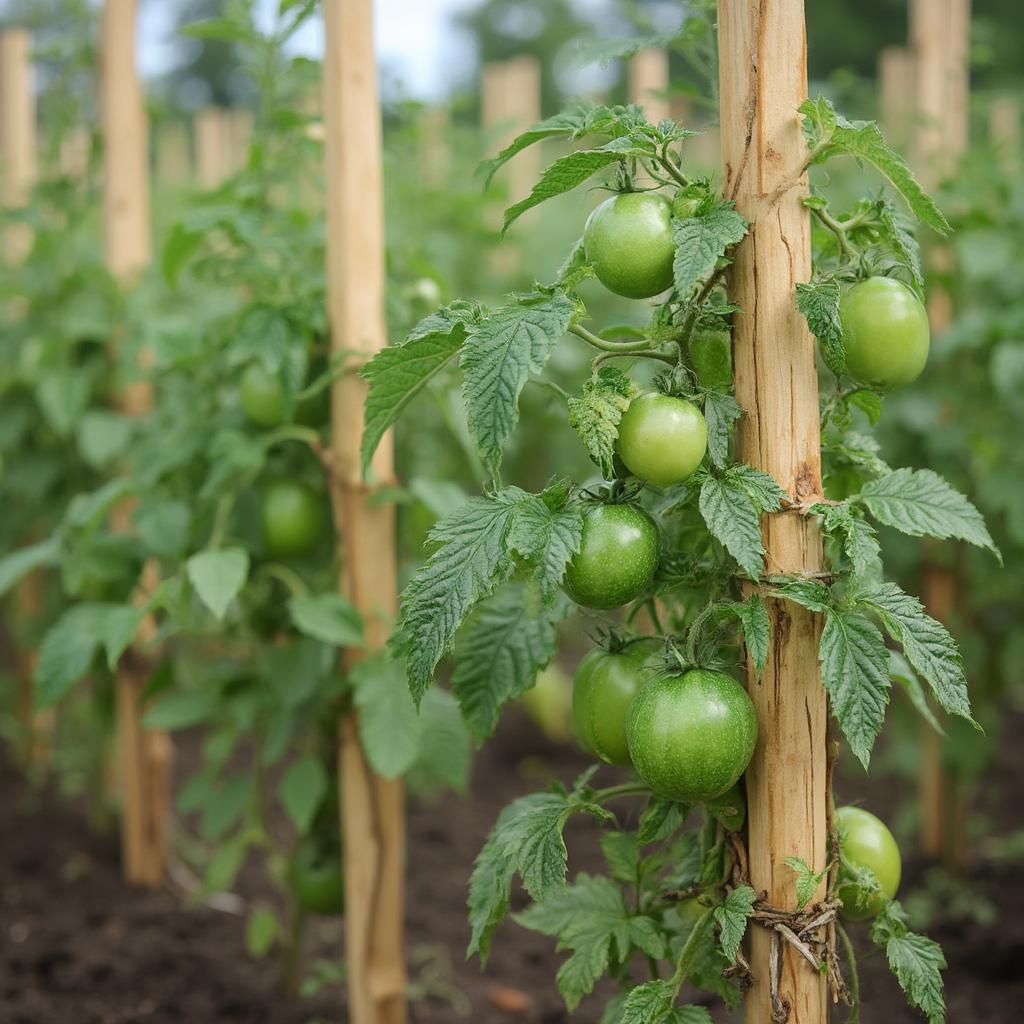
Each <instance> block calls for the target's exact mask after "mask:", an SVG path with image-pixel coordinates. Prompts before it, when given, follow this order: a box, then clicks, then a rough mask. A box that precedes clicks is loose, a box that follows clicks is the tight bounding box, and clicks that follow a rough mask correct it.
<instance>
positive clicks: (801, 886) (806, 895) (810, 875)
mask: <svg viewBox="0 0 1024 1024" xmlns="http://www.w3.org/2000/svg"><path fill="white" fill-rule="evenodd" d="M786 867H787V868H789V869H790V870H791V871H792V872H793V873H794V874H795V875H796V907H797V910H803V909H804V907H806V906H807V904H808V903H810V902H811V899H812V898H813V897H814V894H815V892H817V890H818V886H819V885H821V882H822V879H824V877H825V875H827V874H828V868H827V867H824V868H822V869H821V871H818V872H815V871H814V869H813V868H812V867H811V866H810V865H809V864H808V863H807V861H805V860H804V859H803V857H787V858H786Z"/></svg>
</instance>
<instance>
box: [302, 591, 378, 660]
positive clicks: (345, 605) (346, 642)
mask: <svg viewBox="0 0 1024 1024" xmlns="http://www.w3.org/2000/svg"><path fill="white" fill-rule="evenodd" d="M288 611H289V613H290V614H291V617H292V624H293V625H294V626H295V628H296V629H297V630H299V632H300V633H305V634H306V636H311V637H313V639H314V640H321V641H323V642H324V643H325V644H332V645H333V646H335V647H358V646H360V645H361V644H362V643H363V620H362V617H361V616H360V614H359V612H358V611H357V610H356V609H355V608H354V607H353V606H352V605H351V603H350V602H349V601H347V600H346V599H345V598H344V597H342V595H341V594H334V593H330V594H299V595H296V596H295V597H293V598H291V600H290V601H289V602H288Z"/></svg>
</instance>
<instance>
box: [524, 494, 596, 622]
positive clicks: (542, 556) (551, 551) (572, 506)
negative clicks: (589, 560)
mask: <svg viewBox="0 0 1024 1024" xmlns="http://www.w3.org/2000/svg"><path fill="white" fill-rule="evenodd" d="M556 490H557V491H558V493H557V494H556V493H555V492H556ZM546 496H547V500H545V497H546ZM582 537H583V512H582V509H581V508H580V505H579V502H578V501H577V500H576V499H575V498H574V497H573V496H572V495H571V493H570V492H569V490H568V489H567V488H565V487H560V488H548V489H547V490H546V491H545V492H544V493H543V494H541V495H537V496H534V495H530V496H529V497H526V498H524V499H523V501H522V502H521V503H520V505H519V507H518V508H517V509H516V514H515V517H514V518H513V520H512V525H511V527H510V528H509V533H508V546H509V548H510V550H512V551H514V552H515V553H516V554H517V555H519V556H520V557H522V558H524V559H526V560H527V561H528V562H530V563H532V564H533V565H534V567H535V568H534V577H535V579H536V580H537V583H538V585H539V587H540V592H541V596H542V597H543V598H544V600H545V601H549V602H550V601H553V600H554V598H555V595H556V594H557V593H558V592H559V588H560V587H561V585H562V577H563V576H564V575H565V570H566V567H567V566H568V565H569V562H570V561H571V560H572V557H573V555H575V554H576V552H577V551H579V549H580V541H581V540H582Z"/></svg>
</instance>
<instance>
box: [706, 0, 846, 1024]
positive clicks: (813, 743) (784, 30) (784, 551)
mask: <svg viewBox="0 0 1024 1024" xmlns="http://www.w3.org/2000/svg"><path fill="white" fill-rule="evenodd" d="M718 21H719V52H720V96H721V126H722V127H721V131H722V161H723V173H724V189H725V194H726V196H728V197H730V198H732V199H734V200H735V201H736V205H737V208H738V209H739V210H740V212H741V213H743V214H744V215H745V216H746V217H747V218H748V220H749V221H750V233H749V235H748V237H747V238H746V240H745V241H744V242H743V243H741V244H740V246H739V247H738V250H737V253H736V260H735V263H734V264H733V267H732V269H731V272H730V297H731V299H732V300H733V301H735V302H736V303H738V304H739V305H740V307H741V308H742V312H740V313H738V314H737V316H736V322H735V327H734V332H733V351H734V367H735V370H734V372H735V385H736V398H737V400H738V401H739V403H740V405H741V407H742V408H743V413H744V415H743V418H742V419H741V421H740V424H739V433H738V441H739V457H740V459H741V460H742V461H744V462H747V463H749V464H750V465H752V466H756V467H757V468H758V469H761V470H764V471H765V472H767V473H770V474H771V475H772V476H773V477H774V478H775V479H776V480H777V481H778V483H779V484H780V485H781V486H782V487H783V488H784V489H785V490H786V491H787V493H788V494H789V495H790V496H791V498H792V499H794V500H795V501H796V502H800V503H805V502H810V501H814V500H815V499H817V498H818V497H820V495H821V456H820V438H819V426H818V375H817V370H816V367H815V346H814V339H813V337H812V336H811V334H810V332H809V331H808V328H807V325H806V323H805V321H804V319H803V317H802V316H800V314H799V313H798V312H797V310H796V306H795V287H796V284H797V283H798V282H800V281H807V280H808V279H809V278H810V274H811V245H810V225H809V222H808V215H807V211H806V210H805V209H804V208H803V207H802V205H801V199H802V197H803V196H804V195H806V191H807V186H806V181H805V180H804V179H803V178H802V177H801V176H800V175H799V170H800V168H801V166H802V164H803V162H804V160H805V158H806V150H805V145H804V142H803V138H802V136H801V132H800V121H799V117H798V115H797V112H796V110H797V107H798V106H799V104H800V103H801V102H802V101H803V100H804V99H805V98H806V92H807V61H806V58H807V51H806V40H805V33H804V6H803V0H719V3H718ZM794 183H795V184H794ZM762 533H763V536H764V541H765V548H766V551H767V570H768V572H769V573H785V572H813V571H817V570H820V569H821V567H822V547H821V538H820V535H819V532H818V529H817V527H816V525H815V523H814V522H813V521H812V520H810V519H809V518H806V517H804V516H801V515H799V514H797V513H795V512H782V513H779V514H776V515H771V516H766V517H765V518H764V520H763V523H762ZM767 604H768V611H769V615H770V618H771V624H772V635H771V648H770V655H769V659H768V664H767V666H766V668H765V670H764V673H763V674H762V676H761V678H760V679H758V678H757V677H756V675H755V674H754V673H753V671H752V670H751V669H750V666H748V671H747V688H748V690H749V691H750V695H751V697H752V699H753V701H754V704H755V706H756V707H757V712H758V720H759V738H758V743H757V748H756V749H755V751H754V757H753V760H752V761H751V764H750V767H749V768H748V770H747V776H746V784H747V800H748V805H749V813H748V820H749V826H748V834H749V839H748V843H749V854H750V874H751V882H752V884H753V886H754V888H755V889H756V890H758V891H761V890H763V891H765V892H766V893H767V898H768V901H769V903H771V904H772V905H774V906H779V907H785V908H789V909H795V907H796V893H795V890H794V879H793V873H792V871H790V869H789V868H787V867H786V866H785V864H784V860H785V858H786V857H787V856H797V857H803V858H804V860H806V861H807V863H808V864H810V865H812V866H813V867H814V868H815V869H816V870H821V869H822V868H823V867H824V866H825V858H826V835H827V822H826V722H827V702H826V695H825V690H824V688H823V686H822V684H821V679H820V676H819V669H818V637H819V632H820V621H819V618H818V617H817V616H814V615H811V614H810V613H809V612H807V611H805V610H803V609H801V608H799V607H797V606H795V605H793V604H791V603H786V602H780V601H768V602H767ZM770 942H771V939H770V933H769V932H767V931H765V930H764V929H762V928H758V927H754V928H753V929H752V934H751V942H750V958H751V966H752V968H753V972H754V978H755V980H754V984H753V986H752V987H751V989H750V990H749V992H748V993H747V996H746V1008H745V1019H746V1020H747V1021H750V1022H751V1024H768V1022H769V1021H770V1020H771V1019H772V1018H771V999H770V991H769V984H768V978H769V968H768V962H769V949H770ZM779 992H780V996H781V999H782V1000H783V1001H784V1003H785V1004H788V1007H789V1016H788V1020H789V1022H790V1024H824V1022H825V1021H826V1019H827V1012H828V1011H827V994H826V990H825V982H824V979H823V978H821V977H820V976H819V975H817V974H815V972H814V971H813V970H811V969H809V967H808V965H807V964H806V962H804V961H803V960H801V959H800V957H799V956H798V955H794V954H793V952H792V951H791V949H790V948H789V947H787V946H786V944H785V943H784V944H783V955H782V960H781V975H780V979H779Z"/></svg>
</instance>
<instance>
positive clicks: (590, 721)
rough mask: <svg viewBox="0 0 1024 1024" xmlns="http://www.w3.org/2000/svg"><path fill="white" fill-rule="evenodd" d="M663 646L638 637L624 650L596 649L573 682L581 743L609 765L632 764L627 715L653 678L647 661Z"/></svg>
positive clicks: (577, 728) (574, 704)
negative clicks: (628, 741)
mask: <svg viewBox="0 0 1024 1024" xmlns="http://www.w3.org/2000/svg"><path fill="white" fill-rule="evenodd" d="M660 646H661V644H660V643H659V641H657V640H655V639H653V638H652V639H649V640H638V641H636V642H635V643H631V644H629V645H627V646H626V647H624V648H623V649H622V650H621V651H616V652H614V653H613V652H610V651H606V650H604V649H603V648H600V647H598V648H595V649H594V650H592V651H591V652H590V653H589V654H587V655H586V657H585V658H584V659H583V660H582V661H581V662H580V664H579V668H577V669H576V676H575V678H574V679H573V683H572V718H573V722H574V723H575V725H576V734H577V735H578V736H579V738H580V742H581V743H582V744H583V746H584V747H586V748H587V750H589V751H590V752H591V753H592V754H596V755H597V756H598V757H599V758H601V760H602V761H606V762H607V763H608V764H629V763H630V762H629V746H628V745H627V743H626V715H627V713H628V712H629V705H630V704H631V703H632V702H633V698H634V697H635V696H636V691H637V690H638V689H639V687H640V685H641V684H642V683H644V682H646V681H647V680H648V679H650V677H651V675H652V674H653V673H652V670H651V669H650V668H649V667H648V666H647V665H646V662H647V660H648V659H649V658H650V657H651V655H652V654H653V653H654V652H655V651H657V650H658V648H659V647H660Z"/></svg>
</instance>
